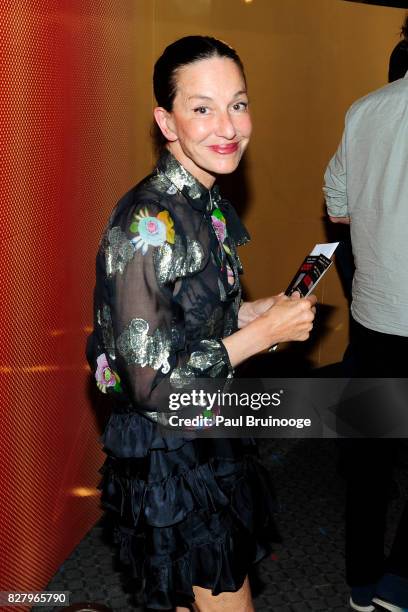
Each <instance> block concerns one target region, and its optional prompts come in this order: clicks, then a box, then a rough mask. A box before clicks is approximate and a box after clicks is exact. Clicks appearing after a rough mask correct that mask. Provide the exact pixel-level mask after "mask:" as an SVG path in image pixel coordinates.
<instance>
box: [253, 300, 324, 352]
mask: <svg viewBox="0 0 408 612" xmlns="http://www.w3.org/2000/svg"><path fill="white" fill-rule="evenodd" d="M316 301H317V298H316V296H315V295H310V296H308V297H306V298H301V297H300V295H299V293H297V292H296V293H294V294H293V295H291V296H290V297H287V296H286V295H277V296H275V300H274V303H273V305H272V306H271V307H270V308H269V309H268V310H267V311H266V312H264V313H263V314H262V315H260V316H259V317H258V319H257V320H256V321H254V322H253V323H252V325H257V326H258V330H259V332H260V334H261V335H260V338H264V341H263V349H266V348H269V347H270V346H272V345H274V344H278V343H279V342H290V341H294V340H298V341H299V340H300V341H303V340H307V339H308V337H309V335H310V332H311V330H312V328H313V320H314V318H315V314H316V308H315V304H316ZM258 330H257V331H258ZM254 332H255V329H254ZM263 349H261V350H263Z"/></svg>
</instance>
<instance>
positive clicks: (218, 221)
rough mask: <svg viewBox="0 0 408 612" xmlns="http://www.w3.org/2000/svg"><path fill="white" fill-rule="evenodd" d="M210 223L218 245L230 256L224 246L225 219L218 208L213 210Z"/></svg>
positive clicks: (229, 252) (227, 248) (225, 233)
mask: <svg viewBox="0 0 408 612" xmlns="http://www.w3.org/2000/svg"><path fill="white" fill-rule="evenodd" d="M211 223H212V226H213V228H214V231H215V234H216V236H217V238H218V241H219V242H220V244H222V246H223V249H224V251H225V252H226V253H227V254H228V255H231V250H230V248H229V247H228V246H227V245H226V244H225V238H226V237H227V225H226V221H225V217H224V215H223V214H222V212H221V210H220V209H219V208H215V209H214V210H213V212H212V214H211Z"/></svg>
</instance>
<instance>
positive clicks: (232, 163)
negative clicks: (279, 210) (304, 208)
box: [165, 57, 252, 187]
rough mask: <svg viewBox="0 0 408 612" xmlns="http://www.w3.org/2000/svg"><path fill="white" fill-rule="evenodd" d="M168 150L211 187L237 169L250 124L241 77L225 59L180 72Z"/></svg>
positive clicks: (170, 116) (169, 115)
mask: <svg viewBox="0 0 408 612" xmlns="http://www.w3.org/2000/svg"><path fill="white" fill-rule="evenodd" d="M166 121H167V126H168V128H169V130H170V131H169V132H168V133H165V136H166V137H167V139H168V140H169V143H168V148H169V149H170V151H171V152H172V153H173V155H174V156H175V157H176V159H178V161H179V162H180V163H181V164H182V165H183V166H184V167H185V168H186V170H188V171H189V172H190V173H191V174H192V175H193V176H195V177H196V178H197V179H198V180H199V181H200V182H202V183H203V184H204V185H206V186H207V187H211V185H212V184H213V182H214V180H215V175H217V174H229V173H230V172H233V171H234V170H235V169H236V167H237V166H238V164H239V161H240V159H241V157H242V154H243V153H244V151H245V149H246V147H247V145H248V141H249V137H250V135H251V130H252V125H251V117H250V114H249V110H248V96H247V93H246V86H245V81H244V78H243V75H242V73H241V70H240V69H239V67H238V66H237V65H236V64H235V62H234V61H233V60H231V59H229V58H225V57H213V58H210V59H205V60H200V61H197V62H194V63H193V64H189V65H187V66H184V67H183V68H181V69H179V71H178V72H177V88H176V96H175V99H174V104H173V110H172V112H171V113H167V120H166Z"/></svg>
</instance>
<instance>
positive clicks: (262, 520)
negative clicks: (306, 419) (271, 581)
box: [99, 440, 279, 610]
mask: <svg viewBox="0 0 408 612" xmlns="http://www.w3.org/2000/svg"><path fill="white" fill-rule="evenodd" d="M211 444H213V445H214V447H213V448H211ZM239 445H240V450H241V453H239V452H238V451H239ZM217 447H218V449H217ZM222 448H223V449H224V450H221V451H220V452H219V450H220V449H222ZM214 452H215V453H216V454H214ZM255 453H256V447H255V445H254V443H253V442H251V441H243V440H238V441H237V440H234V441H233V440H217V441H213V440H193V441H188V443H187V441H184V445H183V446H182V447H181V448H179V449H177V450H174V451H164V450H156V451H152V452H150V453H149V454H148V455H146V456H144V457H140V458H135V459H130V460H124V459H117V458H115V457H112V456H108V457H107V459H106V461H105V463H104V465H103V466H102V468H101V470H100V471H101V474H102V480H101V483H100V485H99V488H100V489H102V505H103V506H104V507H105V508H106V509H107V510H110V511H111V512H113V513H114V515H115V517H116V521H115V522H116V528H115V540H116V542H117V543H118V544H119V547H120V559H121V561H122V562H123V563H124V564H126V565H129V566H130V567H131V568H132V574H133V577H135V578H137V579H139V580H140V581H141V583H142V584H143V593H144V603H145V605H146V606H147V607H148V608H151V609H156V610H166V609H171V608H172V607H175V606H177V605H186V604H188V603H191V602H193V601H194V595H193V589H192V586H193V585H197V586H202V587H204V588H208V589H211V591H212V593H213V594H214V595H217V594H219V593H221V592H223V591H237V590H238V589H239V588H240V587H241V586H242V583H243V581H244V578H245V576H246V575H247V573H248V570H249V568H250V566H251V565H252V564H253V563H256V562H257V561H259V560H260V559H261V558H263V557H264V556H265V555H267V554H268V553H269V552H270V551H271V548H272V547H271V542H276V541H279V535H278V533H277V530H276V527H275V524H274V521H273V518H272V517H273V513H274V511H275V509H276V508H275V498H274V494H273V488H272V483H271V480H270V476H269V474H268V472H267V471H266V470H265V468H264V467H263V466H262V465H261V464H260V463H259V462H258V460H257V459H256V456H255ZM205 455H207V460H206V461H205V462H203V463H197V461H198V460H199V459H200V458H204V456H205ZM228 455H230V456H229V457H228ZM209 457H210V458H209Z"/></svg>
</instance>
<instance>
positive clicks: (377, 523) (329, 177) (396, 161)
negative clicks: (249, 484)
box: [324, 17, 408, 612]
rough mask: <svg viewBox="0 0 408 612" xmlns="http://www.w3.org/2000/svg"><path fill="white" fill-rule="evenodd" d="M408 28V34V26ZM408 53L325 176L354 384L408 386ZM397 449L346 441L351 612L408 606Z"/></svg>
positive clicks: (355, 118)
mask: <svg viewBox="0 0 408 612" xmlns="http://www.w3.org/2000/svg"><path fill="white" fill-rule="evenodd" d="M404 27H405V33H407V32H408V17H407V20H406V23H405V26H404ZM404 48H405V47H404ZM405 49H406V56H405V57H406V60H405V61H406V65H405V72H406V74H405V77H404V78H402V79H399V80H397V81H395V82H393V83H391V84H389V85H387V86H385V87H383V88H381V89H379V90H377V91H375V92H373V93H371V94H369V95H367V96H365V97H364V98H362V99H360V100H358V101H357V102H355V103H354V104H353V105H352V106H351V108H350V109H349V111H348V112H347V115H346V121H345V129H344V133H343V137H342V140H341V143H340V146H339V148H338V150H337V152H336V154H335V155H334V157H333V158H332V160H331V161H330V163H329V166H328V168H327V170H326V173H325V186H324V193H325V198H326V204H327V211H328V215H329V218H330V220H331V221H332V222H334V223H347V224H349V225H350V231H351V243H352V248H353V255H354V260H355V265H356V269H355V274H354V279H353V289H352V304H351V315H352V320H351V348H352V353H353V363H354V371H353V376H355V377H370V378H371V377H391V378H395V377H401V378H407V377H408V238H407V229H408V72H407V70H408V43H407V46H406V48H405ZM401 53H402V55H401ZM403 53H404V50H403V49H402V50H401V49H399V51H398V53H394V54H393V56H394V57H393V56H392V57H391V66H390V75H392V74H395V70H394V72H393V68H395V66H394V67H393V64H392V62H393V61H394V62H395V61H398V62H399V66H398V69H399V70H401V65H400V64H401V58H402V59H403V58H404V55H403ZM381 408H382V407H381ZM384 410H387V406H384ZM396 447H397V445H396V441H395V440H384V439H364V440H355V439H354V440H347V441H345V444H344V445H343V446H342V449H343V460H344V463H345V466H346V477H347V496H346V576H347V581H348V583H349V585H350V587H351V599H350V605H351V607H352V609H354V610H360V611H362V612H371V611H374V610H375V608H374V605H373V604H374V603H375V604H376V605H377V606H379V607H380V609H381V610H390V611H393V612H400V611H403V610H404V609H406V608H407V607H408V504H406V506H405V509H404V511H403V514H402V517H401V519H400V522H399V525H398V529H397V532H396V535H395V539H394V543H393V546H392V549H391V552H390V554H389V556H388V559H387V560H386V561H384V532H385V526H386V514H387V507H388V501H389V488H390V483H391V482H392V472H393V466H394V463H395V454H396Z"/></svg>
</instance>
